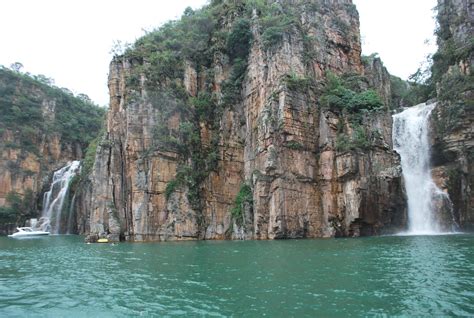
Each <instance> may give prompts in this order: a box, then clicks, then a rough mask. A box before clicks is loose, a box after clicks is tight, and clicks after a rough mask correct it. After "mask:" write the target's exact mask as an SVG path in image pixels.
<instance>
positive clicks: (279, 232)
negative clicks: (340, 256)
mask: <svg viewBox="0 0 474 318" xmlns="http://www.w3.org/2000/svg"><path fill="white" fill-rule="evenodd" d="M249 3H250V2H249ZM249 3H247V2H242V3H241V4H240V6H239V5H236V4H234V3H233V2H226V1H223V2H213V3H211V5H210V6H209V7H207V8H204V9H203V11H201V12H199V13H196V15H197V18H195V19H196V20H197V21H203V20H205V17H206V16H208V15H212V14H213V10H222V8H224V9H225V10H226V11H225V12H226V14H225V15H223V17H222V18H221V19H220V20H219V22H218V23H217V31H212V32H211V33H210V43H214V45H215V46H216V47H217V48H216V49H215V50H214V51H213V55H212V58H211V59H210V61H208V62H202V61H201V59H200V58H196V56H195V55H192V56H191V59H189V60H185V61H181V62H180V60H176V61H177V62H176V63H175V64H174V65H172V66H173V67H171V68H170V69H165V67H166V62H167V61H169V60H170V59H172V58H173V56H174V55H173V51H166V54H165V53H163V54H161V55H160V54H158V53H156V54H155V55H154V57H153V58H151V57H150V56H149V55H147V54H143V52H144V50H145V49H146V47H147V45H148V46H150V45H151V46H153V45H157V46H158V47H159V45H165V44H160V43H162V42H160V43H157V42H151V43H150V42H146V44H147V45H144V44H143V43H145V42H144V41H149V40H150V39H149V38H145V39H144V40H142V42H139V43H138V44H137V46H136V48H135V51H132V52H129V53H128V55H125V56H123V57H117V58H115V59H114V60H113V61H112V63H111V65H110V75H109V90H110V98H111V99H110V112H109V114H108V118H107V134H106V136H105V138H104V139H103V140H102V141H101V143H100V145H99V147H98V149H97V155H96V161H95V164H94V168H93V172H92V174H91V176H90V180H91V188H90V195H89V196H87V198H90V203H89V202H88V200H89V199H85V200H84V201H82V203H80V204H82V207H81V211H82V212H81V215H83V217H82V218H83V219H84V220H86V219H87V221H85V222H84V223H83V224H85V227H84V228H82V230H84V232H85V233H90V234H91V235H93V236H99V235H104V234H105V235H109V238H110V239H112V240H118V239H126V240H134V241H145V240H185V239H228V238H232V239H279V238H303V237H330V236H360V235H376V234H382V233H390V232H393V231H395V230H398V229H400V228H403V226H404V225H405V219H406V217H405V214H406V213H405V198H404V194H403V187H402V181H401V172H400V168H399V166H400V165H399V158H398V155H397V154H396V153H394V152H393V151H392V150H391V128H390V127H391V116H390V114H389V112H388V110H387V108H385V110H383V111H378V112H370V113H367V114H363V113H361V114H358V116H357V119H354V118H355V116H352V115H350V114H348V113H346V112H345V111H334V110H331V109H328V108H325V107H323V106H322V105H321V103H320V100H319V98H320V96H321V91H322V90H323V88H324V83H325V81H326V78H327V76H328V75H329V74H340V75H342V74H349V73H351V74H356V75H358V76H361V77H362V76H363V75H364V72H365V71H364V66H363V65H362V62H361V58H360V35H359V22H358V13H357V11H356V10H355V7H354V6H353V4H352V2H351V1H349V0H338V1H335V0H332V1H321V2H315V3H312V2H306V1H288V3H286V2H285V3H283V2H279V1H275V2H273V4H269V5H268V7H263V8H258V7H254V8H252V7H251V6H250V4H249ZM284 6H291V7H292V8H291V10H289V8H287V7H284ZM206 10H208V11H206ZM209 10H210V11H209ZM265 10H275V12H276V13H275V14H278V12H280V11H281V12H292V13H291V14H292V15H291V16H292V17H293V18H294V20H291V23H289V24H281V23H280V20H279V18H278V19H277V20H275V21H273V20H271V19H272V17H271V16H270V15H268V16H266V17H264V15H265ZM209 12H210V13H209ZM220 13H222V12H220ZM267 14H268V13H267ZM285 14H286V13H285ZM220 15H222V14H220ZM281 18H282V19H283V18H284V17H283V16H282V17H281ZM183 19H193V16H192V15H190V16H187V17H184V18H183ZM183 21H188V20H183ZM269 21H270V22H269ZM182 23H183V24H184V23H185V22H182ZM270 23H276V25H274V26H273V28H277V27H278V28H281V29H283V31H280V33H278V34H276V35H275V34H274V33H272V32H271V31H273V30H274V29H269V28H268V25H269V24H270ZM200 25H201V24H200ZM247 25H248V29H245V26H247ZM177 27H180V25H179V24H177ZM184 27H185V26H184ZM265 28H266V29H265ZM163 32H164V31H163ZM225 32H228V33H231V34H232V33H233V32H234V33H237V32H240V33H238V34H239V35H241V36H240V37H238V38H245V37H250V36H251V38H252V41H251V42H249V43H251V45H249V47H248V51H245V44H246V43H241V45H240V46H237V45H234V46H233V47H234V48H235V47H237V48H238V49H239V50H241V51H243V52H245V53H243V54H242V56H243V57H244V59H245V61H246V62H245V63H246V64H243V63H242V61H241V60H239V59H238V58H236V57H235V56H234V55H235V54H237V53H235V52H233V51H228V50H225V49H223V48H222V46H219V43H220V42H219V41H220V40H219V39H220V38H219V36H222V34H225ZM247 32H249V33H250V34H249V33H247ZM161 36H162V35H158V34H157V35H156V37H157V38H160V37H161ZM275 39H276V40H275ZM161 40H162V38H161ZM232 41H233V38H232V37H231V36H229V37H228V39H227V46H229V45H231V44H229V43H232ZM140 43H142V44H143V45H142V44H140ZM139 44H140V45H139ZM195 46H198V44H196V43H195ZM156 51H159V49H156ZM186 52H187V51H184V53H183V56H185V53H186ZM192 59H194V60H192ZM157 60H159V61H160V63H156V61H157ZM154 63H156V64H154ZM239 63H240V64H239ZM241 65H245V66H246V70H245V72H243V73H239V71H238V66H241ZM150 70H151V71H150ZM380 70H383V69H382V68H380V67H372V68H371V70H370V72H371V78H373V79H374V80H373V81H371V80H366V81H365V83H366V84H365V85H366V86H367V87H369V86H370V85H371V86H374V83H375V78H384V76H385V74H378V73H377V72H379V71H380ZM173 72H176V73H177V75H174V74H173V75H170V74H171V73H173ZM376 83H377V84H375V86H376V87H375V88H376V89H377V90H379V91H380V92H384V93H383V96H384V98H385V97H386V96H387V98H388V96H390V93H389V92H390V88H389V87H387V85H390V84H389V82H386V81H379V82H376ZM233 88H234V90H233V91H232V90H231V89H233ZM235 88H236V89H235ZM229 91H230V92H235V91H237V93H236V94H234V95H230V93H229ZM229 96H232V98H229ZM386 102H387V101H386ZM203 110H204V111H203ZM355 121H357V125H355V124H354V122H355ZM359 121H360V122H359ZM356 126H357V129H356ZM356 130H357V131H356ZM355 134H359V135H363V136H366V139H367V140H365V141H364V142H365V146H364V147H351V146H349V147H346V149H340V147H338V141H339V139H341V137H344V136H349V137H348V138H349V139H350V138H352V137H350V136H354V135H355Z"/></svg>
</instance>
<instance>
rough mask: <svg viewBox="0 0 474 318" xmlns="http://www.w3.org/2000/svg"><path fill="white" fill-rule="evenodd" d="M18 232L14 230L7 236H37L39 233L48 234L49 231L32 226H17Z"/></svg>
mask: <svg viewBox="0 0 474 318" xmlns="http://www.w3.org/2000/svg"><path fill="white" fill-rule="evenodd" d="M16 229H17V230H18V232H15V233H13V234H11V235H8V237H17V238H18V237H27V236H39V235H49V232H45V231H41V230H34V229H33V228H32V227H17V228H16Z"/></svg>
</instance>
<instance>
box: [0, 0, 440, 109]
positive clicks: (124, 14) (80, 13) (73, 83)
mask: <svg viewBox="0 0 474 318" xmlns="http://www.w3.org/2000/svg"><path fill="white" fill-rule="evenodd" d="M205 3H207V0H179V1H163V0H133V1H129V0H68V1H63V0H41V1H35V0H1V1H0V12H2V16H1V18H0V43H1V44H0V45H1V47H0V64H1V65H4V66H9V65H10V64H12V63H14V62H21V63H22V64H23V65H24V71H27V72H30V73H33V74H44V75H46V76H48V77H51V78H53V79H54V80H55V82H56V85H57V86H60V87H67V88H69V89H70V90H72V91H73V92H75V93H84V94H87V95H89V96H90V97H91V98H92V99H93V100H94V101H95V102H96V103H98V104H100V105H107V104H108V91H107V72H108V65H109V62H110V59H111V57H112V55H111V53H110V51H111V48H112V46H113V44H114V42H116V41H118V40H120V41H122V42H134V40H135V39H137V38H139V37H140V36H141V35H143V34H144V30H152V29H154V28H155V27H157V26H159V25H161V24H163V23H164V22H166V21H168V20H170V19H176V18H178V17H179V16H180V15H181V13H182V12H183V11H184V9H185V8H186V7H188V6H191V7H193V8H199V7H200V6H202V5H204V4H205ZM354 3H355V4H356V5H357V9H358V10H359V14H360V20H361V33H362V47H363V53H364V54H366V55H368V54H371V53H374V52H377V53H379V55H380V57H381V58H382V60H383V61H384V64H385V65H386V66H387V68H388V70H389V72H390V73H391V74H394V75H397V76H400V77H402V78H404V79H406V78H407V77H408V76H409V75H410V74H412V73H414V72H415V71H416V69H417V68H418V67H419V66H420V63H421V62H422V61H423V60H424V59H425V56H426V55H427V54H428V53H432V52H433V51H434V50H435V43H434V42H435V41H434V39H433V31H434V25H435V24H434V20H433V16H434V13H433V11H432V9H433V7H434V6H435V5H436V0H354ZM427 39H431V45H427V44H425V40H427Z"/></svg>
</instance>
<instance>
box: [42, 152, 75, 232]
mask: <svg viewBox="0 0 474 318" xmlns="http://www.w3.org/2000/svg"><path fill="white" fill-rule="evenodd" d="M80 168H81V162H80V161H71V162H69V163H68V164H67V165H66V166H64V167H63V168H61V169H59V170H58V171H56V172H55V173H54V175H53V182H52V184H51V188H50V189H49V191H48V192H46V193H45V194H44V196H43V212H42V213H41V219H40V221H39V225H38V227H39V228H41V229H43V230H49V231H50V232H51V233H53V234H60V233H70V227H71V223H72V222H71V221H70V220H71V216H70V215H65V216H63V215H62V214H63V210H67V211H69V213H71V211H70V209H67V206H65V201H66V198H67V197H68V195H69V184H70V181H71V179H72V178H73V177H74V176H75V175H77V173H78V172H79V171H80Z"/></svg>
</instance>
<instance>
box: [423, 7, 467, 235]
mask: <svg viewBox="0 0 474 318" xmlns="http://www.w3.org/2000/svg"><path fill="white" fill-rule="evenodd" d="M437 9H438V17H437V19H438V24H439V26H438V29H437V30H436V33H437V36H438V47H439V49H438V52H437V53H436V54H435V55H434V56H433V66H432V81H433V83H434V84H435V85H436V97H437V99H438V107H437V108H436V113H435V114H434V116H433V120H432V127H433V130H434V133H433V163H434V166H435V168H434V169H433V175H434V179H435V180H436V182H437V184H438V185H439V186H440V188H441V189H443V190H444V191H446V192H448V193H449V196H450V198H451V200H452V202H453V212H454V217H455V219H456V221H457V223H458V224H459V226H460V228H461V230H473V229H474V196H473V195H472V192H473V190H474V164H473V159H474V104H473V101H474V79H473V73H474V71H473V69H472V63H473V58H474V55H473V52H474V42H473V39H474V32H473V22H474V13H473V12H474V11H473V4H472V2H471V1H468V0H439V1H438V8H437Z"/></svg>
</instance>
